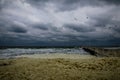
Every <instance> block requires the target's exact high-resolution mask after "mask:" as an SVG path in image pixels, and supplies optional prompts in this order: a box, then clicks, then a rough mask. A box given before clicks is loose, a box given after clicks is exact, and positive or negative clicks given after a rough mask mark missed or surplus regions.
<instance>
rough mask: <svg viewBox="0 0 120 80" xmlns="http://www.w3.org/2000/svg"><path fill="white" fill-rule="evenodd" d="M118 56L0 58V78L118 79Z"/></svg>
mask: <svg viewBox="0 0 120 80" xmlns="http://www.w3.org/2000/svg"><path fill="white" fill-rule="evenodd" d="M119 79H120V58H119V57H95V56H90V55H77V54H74V55H72V54H71V55H70V54H69V55H68V54H40V55H37V54H35V55H22V56H19V57H17V58H14V59H1V60H0V80H119Z"/></svg>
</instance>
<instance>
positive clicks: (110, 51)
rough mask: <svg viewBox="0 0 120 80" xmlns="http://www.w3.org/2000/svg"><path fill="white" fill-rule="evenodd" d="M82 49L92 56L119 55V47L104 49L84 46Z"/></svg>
mask: <svg viewBox="0 0 120 80" xmlns="http://www.w3.org/2000/svg"><path fill="white" fill-rule="evenodd" d="M83 49H84V50H85V51H86V52H89V53H90V54H91V55H94V56H103V57H120V49H104V48H97V47H84V48H83Z"/></svg>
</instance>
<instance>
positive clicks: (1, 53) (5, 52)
mask: <svg viewBox="0 0 120 80" xmlns="http://www.w3.org/2000/svg"><path fill="white" fill-rule="evenodd" d="M52 53H57V54H61V53H62V54H80V55H88V53H87V52H85V51H84V50H83V49H82V48H39V49H34V48H27V49H25V48H7V49H0V58H14V57H16V56H20V55H31V54H52Z"/></svg>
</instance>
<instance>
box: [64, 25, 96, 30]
mask: <svg viewBox="0 0 120 80" xmlns="http://www.w3.org/2000/svg"><path fill="white" fill-rule="evenodd" d="M64 27H66V28H69V29H72V30H75V31H77V32H92V31H95V29H94V28H91V27H90V26H85V25H75V24H65V25H64Z"/></svg>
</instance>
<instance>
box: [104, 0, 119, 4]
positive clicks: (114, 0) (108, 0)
mask: <svg viewBox="0 0 120 80" xmlns="http://www.w3.org/2000/svg"><path fill="white" fill-rule="evenodd" d="M102 1H104V2H106V3H108V4H115V5H120V0H102Z"/></svg>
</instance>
